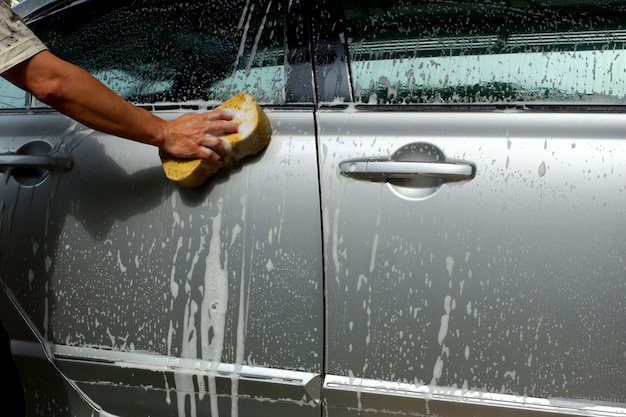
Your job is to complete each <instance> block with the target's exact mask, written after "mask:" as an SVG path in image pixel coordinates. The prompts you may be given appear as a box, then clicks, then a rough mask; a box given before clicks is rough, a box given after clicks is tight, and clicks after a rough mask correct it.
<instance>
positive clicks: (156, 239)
mask: <svg viewBox="0 0 626 417" xmlns="http://www.w3.org/2000/svg"><path fill="white" fill-rule="evenodd" d="M267 113H268V115H269V118H270V123H271V124H272V126H273V127H274V131H273V137H272V140H271V144H270V146H269V147H268V148H267V149H266V150H265V152H264V154H263V155H258V156H256V157H255V158H251V159H249V160H247V161H245V162H243V163H242V164H241V165H240V166H238V167H236V168H233V169H231V170H228V171H226V170H224V171H223V172H220V173H218V174H216V175H215V176H214V177H213V178H211V180H210V181H209V182H208V184H206V185H205V186H204V187H203V188H200V189H195V190H186V189H181V188H180V187H178V186H176V185H175V184H173V183H171V182H169V181H168V180H167V179H166V178H165V176H164V174H163V170H162V167H161V166H160V160H159V157H158V152H156V150H155V149H152V148H150V147H147V146H145V145H141V144H136V143H131V142H128V141H122V140H120V139H117V138H112V137H109V136H106V135H102V134H99V133H96V132H93V131H91V130H89V129H85V128H84V127H82V126H80V125H78V124H76V123H74V122H72V121H70V120H69V119H67V118H65V117H63V116H59V115H56V114H42V115H40V116H36V115H30V116H29V117H30V120H32V123H31V124H30V126H31V128H32V129H31V130H30V131H29V132H26V131H25V130H24V129H23V126H22V123H21V122H20V120H19V119H20V118H19V117H17V118H16V117H15V116H5V117H3V120H2V123H3V126H4V127H5V129H4V130H3V132H4V134H5V135H6V136H5V140H4V141H3V143H5V144H7V143H10V144H11V145H10V149H13V148H14V149H17V148H19V147H20V145H22V142H31V141H42V140H43V141H48V142H50V143H51V145H52V146H53V147H54V148H55V149H57V150H59V152H64V153H70V154H71V155H72V157H73V162H74V165H73V167H72V169H71V170H69V171H66V172H59V173H57V172H53V173H51V174H47V176H46V178H45V179H44V180H43V182H41V183H40V184H38V185H31V186H24V185H20V184H19V182H18V181H19V180H20V179H19V178H16V176H15V173H13V176H9V178H8V179H7V180H6V181H3V182H2V195H3V210H2V228H3V232H4V233H3V239H2V253H3V259H2V280H3V282H4V283H5V284H6V285H7V286H8V287H9V288H10V289H11V291H12V292H13V294H14V296H15V299H16V301H17V302H18V303H19V305H20V306H21V307H22V308H23V309H24V311H25V312H26V314H27V316H28V317H29V318H30V319H31V320H32V322H33V323H34V325H35V327H36V330H37V331H38V332H39V334H40V335H41V337H42V339H43V340H44V341H46V342H47V343H50V344H51V346H50V348H49V349H50V350H51V352H53V355H52V358H51V359H54V360H55V362H57V366H58V368H59V369H61V370H62V371H63V372H64V374H65V375H66V376H67V377H68V378H69V379H73V378H75V376H74V373H73V372H70V371H71V370H72V369H73V368H75V367H77V366H78V365H77V364H80V366H79V368H80V369H82V370H83V371H82V373H84V374H89V373H92V374H93V375H94V377H95V376H96V375H106V372H104V371H101V370H98V369H100V368H102V367H104V365H103V363H102V361H100V360H86V359H85V358H84V355H85V354H84V353H83V350H82V349H78V350H76V351H74V350H71V349H69V347H72V346H74V347H81V348H91V349H93V348H98V349H104V350H105V352H106V351H109V350H112V351H121V352H129V354H130V353H132V352H146V353H147V354H150V355H152V356H154V355H159V356H158V357H164V358H170V359H167V360H169V361H176V359H175V358H189V359H190V361H188V362H186V365H185V366H181V368H182V369H188V370H187V371H185V372H187V374H188V375H189V376H188V378H187V379H185V378H184V377H182V376H181V375H185V372H182V371H181V372H180V373H176V375H177V376H176V378H173V379H172V380H171V381H169V382H168V381H165V382H168V383H169V384H170V385H169V386H170V387H171V389H172V390H174V389H177V388H178V385H182V386H183V387H189V386H191V387H193V386H194V383H193V382H192V381H193V380H194V376H193V375H194V373H193V372H194V370H196V371H198V369H197V366H199V365H198V364H199V363H202V361H204V363H205V364H204V365H202V366H203V367H204V368H206V367H208V368H209V369H212V371H213V372H214V373H219V375H220V378H221V379H224V380H225V381H227V382H228V385H229V390H233V391H232V393H233V394H232V396H233V398H239V397H238V396H237V395H236V393H237V386H236V384H235V382H236V381H238V380H239V379H238V378H239V377H241V378H242V380H243V379H245V378H243V374H242V371H241V366H243V365H248V366H252V367H256V368H259V371H257V373H258V372H261V374H264V371H262V369H268V370H269V369H270V368H273V369H283V370H285V372H287V373H290V372H292V371H291V370H299V371H301V372H303V373H306V375H309V374H310V375H311V376H310V377H308V378H309V379H313V384H317V385H320V384H321V382H320V381H319V380H316V379H315V378H314V377H313V376H314V375H319V374H320V373H321V358H322V354H323V352H322V349H323V345H322V330H323V323H322V320H323V313H322V311H323V310H322V308H323V302H322V291H321V288H322V275H321V271H322V267H321V265H322V264H321V262H322V260H321V253H320V248H321V227H320V224H319V223H320V217H319V204H318V201H319V200H318V197H317V196H318V192H317V166H316V160H315V149H314V141H312V140H311V138H312V137H313V131H312V125H313V124H312V121H313V119H312V116H311V112H310V111H293V112H280V111H277V112H273V111H270V110H268V111H267ZM160 115H161V116H162V117H164V118H170V117H176V116H177V115H179V113H175V112H167V113H161V114H160ZM12 121H13V122H14V123H12ZM13 126H14V129H17V130H18V132H15V131H14V130H13ZM7 138H13V139H7ZM137 190H142V191H141V192H137ZM296 229H300V231H297V230H296ZM305 234H306V235H307V236H308V239H300V238H299V237H300V236H302V235H305ZM122 242H123V243H122ZM120 244H121V246H119V245H120ZM17 254H19V256H17ZM296 278H297V279H296ZM301 286H302V287H301ZM205 289H206V290H205ZM116 305H117V306H119V307H120V308H119V309H118V308H116V307H115V306H116ZM112 309H113V310H115V312H113V310H112ZM285 320H286V321H285ZM63 346H67V347H68V348H66V350H63ZM59 351H63V352H64V355H63V357H62V358H61V357H59V356H58V355H57V354H56V353H57V352H59ZM74 352H75V353H76V355H74ZM87 356H88V357H90V358H91V357H97V356H98V355H95V354H89V355H87ZM131 356H132V355H131ZM289 358H291V359H289ZM160 361H162V360H160ZM121 362H123V361H121ZM121 362H120V363H121ZM157 362H159V360H157ZM116 363H118V362H116ZM206 363H210V364H211V365H206ZM220 363H224V364H227V363H232V364H238V365H237V366H234V367H233V368H230V369H229V370H228V371H221V368H220V369H218V368H211V367H217V365H218V364H220ZM68 364H75V365H74V366H70V365H68ZM126 366H127V367H128V368H130V369H132V366H130V365H126ZM137 372H138V371H137ZM172 372H173V371H172ZM198 372H199V371H198ZM268 372H269V371H268ZM275 372H276V371H275ZM133 373H134V372H133ZM247 373H248V374H250V375H253V374H254V372H252V373H251V371H248V372H247ZM173 374H174V372H173ZM222 375H225V376H222ZM135 378H136V381H135V382H133V383H132V384H131V383H129V384H128V385H123V384H122V385H118V388H119V387H127V388H129V389H130V387H131V386H137V387H145V386H151V385H152V383H148V382H147V381H148V380H147V381H144V380H143V379H142V378H141V377H139V376H137V377H135ZM291 379H293V377H292V376H289V377H285V380H291ZM107 380H108V379H107V378H103V381H107ZM112 380H113V381H116V380H117V379H116V378H112ZM160 380H161V381H164V379H163V378H161V379H160ZM231 380H232V381H231ZM278 380H279V377H278V376H277V377H276V379H275V381H278ZM185 381H187V382H185ZM316 381H317V382H316ZM82 384H83V386H85V387H86V391H93V388H94V386H97V384H96V385H93V383H90V384H91V385H89V384H87V385H84V384H85V383H82ZM215 384H216V382H215V377H214V378H213V379H212V382H211V384H209V386H206V387H202V385H200V386H199V387H198V385H197V384H196V385H195V386H196V391H197V394H196V395H197V396H198V397H202V396H203V395H204V394H203V392H204V390H205V389H206V390H207V392H206V395H207V396H208V395H209V393H210V392H211V390H216V389H217V388H216V387H217V386H216V385H215ZM106 385H107V384H106V383H105V382H101V386H106ZM244 386H245V385H244V383H243V382H242V383H241V387H240V388H241V389H242V390H243V388H244ZM89 387H91V390H89V389H87V388H89ZM166 388H167V387H166ZM142 389H143V388H142ZM184 389H188V388H184ZM307 389H308V388H307ZM319 389H320V388H319V387H318V388H317V392H319ZM300 391H301V392H300V393H299V395H296V398H297V400H298V404H297V406H296V407H297V408H298V409H300V408H301V407H302V405H301V404H300V402H302V401H303V400H302V399H303V398H304V397H306V395H305V394H306V392H307V391H306V390H305V388H304V384H302V386H301V387H300ZM314 391H315V390H314ZM157 392H159V395H158V396H160V398H161V400H162V405H163V406H164V407H165V406H166V404H167V402H170V401H171V400H170V399H171V394H170V393H169V391H168V390H167V389H163V390H161V391H157ZM262 392H263V390H260V391H259V392H258V393H255V392H254V390H253V392H252V393H250V392H248V394H249V395H250V396H251V397H252V398H254V397H255V396H258V395H261V394H260V393H262ZM278 392H281V391H278ZM242 397H243V395H242ZM309 397H310V401H311V404H312V405H309V408H312V409H313V410H314V409H315V407H316V406H315V398H314V397H311V396H310V395H309ZM96 398H99V397H98V396H96ZM114 398H117V399H120V398H122V399H125V400H124V401H129V402H130V403H132V402H133V399H134V398H135V397H134V396H129V395H128V393H125V394H124V395H115V396H114ZM194 398H195V397H194ZM207 398H208V397H207ZM281 398H282V397H281ZM281 398H274V400H275V401H278V400H280V399H281ZM152 400H153V399H151V401H152ZM242 401H243V400H242ZM130 403H128V404H126V406H129V404H130ZM174 403H175V402H174ZM153 404H155V405H156V404H157V403H154V402H153ZM119 406H120V405H119V404H118V407H119ZM305 408H307V407H306V406H305ZM118 410H119V409H118ZM107 411H108V410H107ZM270 414H271V413H270Z"/></svg>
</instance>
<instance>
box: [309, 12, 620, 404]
mask: <svg viewBox="0 0 626 417" xmlns="http://www.w3.org/2000/svg"><path fill="white" fill-rule="evenodd" d="M342 4H343V6H344V7H345V10H344V14H345V20H344V19H343V18H339V19H337V21H335V22H334V23H335V24H336V25H337V26H340V25H341V24H342V23H344V24H345V26H344V28H345V29H344V30H345V31H344V30H342V29H337V32H336V34H335V35H337V36H336V44H335V46H336V47H335V51H336V52H337V53H336V54H335V55H334V58H335V61H334V62H335V66H334V68H337V69H340V68H344V71H343V75H342V76H339V77H336V78H335V79H337V80H349V83H348V84H349V88H348V89H347V90H342V88H341V87H340V86H341V83H337V84H336V86H338V87H337V88H335V89H334V90H333V91H332V92H331V93H330V94H328V91H327V90H325V89H318V94H320V96H321V99H322V103H321V104H320V106H319V110H318V112H317V121H318V126H319V149H318V153H319V163H320V187H321V197H322V218H323V225H324V254H325V256H324V260H325V277H326V278H325V284H326V303H327V311H326V320H327V327H326V360H325V369H326V372H327V375H326V378H325V382H324V410H325V415H328V416H357V415H358V416H370V415H372V416H374V415H376V416H380V415H389V416H391V415H394V416H396V415H438V416H485V415H490V416H496V415H497V416H509V415H516V416H528V415H533V416H536V415H557V414H558V415H595V416H600V415H602V416H604V415H613V416H622V415H624V413H626V397H625V396H624V392H626V360H625V359H626V358H625V357H624V352H625V351H626V349H625V348H626V304H625V303H624V297H625V294H626V267H625V265H626V263H625V259H624V253H626V243H625V242H624V239H623V237H624V235H625V233H626V224H625V223H624V221H623V219H624V216H625V215H626V198H625V192H626V188H625V186H626V179H625V178H626V158H625V156H626V139H625V138H626V136H625V132H626V129H625V126H626V117H625V116H624V109H625V108H626V107H624V105H625V101H624V96H625V94H626V89H625V85H626V84H625V82H624V81H625V78H624V77H625V75H626V74H625V72H624V68H626V62H625V61H624V57H625V55H624V50H623V47H624V39H623V36H624V35H623V30H622V28H623V26H624V18H625V16H626V9H625V8H624V5H623V3H622V2H614V1H600V2H593V3H590V2H579V1H560V2H548V1H538V2H471V1H448V2H426V1H417V0H416V1H380V0H344V1H343V2H342ZM343 40H345V45H342V43H341V42H342V41H343ZM326 58H327V57H326ZM326 58H324V59H326ZM324 59H321V61H322V62H327V61H328V59H326V61H324ZM346 83H347V81H346ZM331 90H332V89H331ZM337 92H340V93H341V94H342V95H341V96H340V99H339V100H338V99H337V98H336V97H333V95H334V94H336V93H337Z"/></svg>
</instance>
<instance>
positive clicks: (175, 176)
mask: <svg viewBox="0 0 626 417" xmlns="http://www.w3.org/2000/svg"><path fill="white" fill-rule="evenodd" d="M218 108H225V109H231V110H232V111H233V121H235V122H238V123H239V130H238V132H237V133H231V134H228V135H224V136H222V137H221V138H222V139H223V140H225V141H226V142H227V143H228V144H229V145H230V148H231V151H230V154H229V156H228V157H226V158H225V163H224V164H223V165H221V166H215V165H213V164H211V163H210V162H208V161H205V160H203V159H182V158H176V157H174V156H172V155H170V154H168V153H166V152H163V151H159V156H160V158H161V163H162V165H163V170H164V171H165V175H166V176H167V178H169V179H170V180H172V181H173V182H175V183H176V184H178V185H180V186H182V187H185V188H196V187H199V186H201V185H202V184H204V183H205V182H206V180H207V179H208V178H209V177H210V176H211V175H213V174H215V173H216V172H217V171H218V170H219V169H220V168H224V167H228V166H231V165H233V164H234V163H236V162H238V161H240V160H242V159H243V158H245V157H246V156H250V155H254V154H256V153H258V152H260V151H261V150H263V149H265V148H266V147H267V145H268V144H269V143H270V138H271V135H272V128H271V126H270V122H269V120H268V118H267V115H266V114H265V112H264V111H263V109H262V108H261V106H259V104H258V103H257V102H256V101H255V100H254V98H253V97H252V96H251V95H249V94H237V95H236V96H233V97H231V98H230V99H228V100H226V101H225V102H224V103H223V104H222V105H221V106H219V107H218Z"/></svg>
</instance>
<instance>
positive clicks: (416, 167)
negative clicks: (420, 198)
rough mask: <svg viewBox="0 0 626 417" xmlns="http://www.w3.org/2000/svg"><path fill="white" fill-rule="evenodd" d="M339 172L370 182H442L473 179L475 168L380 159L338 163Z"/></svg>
mask: <svg viewBox="0 0 626 417" xmlns="http://www.w3.org/2000/svg"><path fill="white" fill-rule="evenodd" d="M339 170H340V171H341V173H342V174H343V175H346V176H348V177H352V178H357V179H365V180H370V181H386V180H388V179H400V178H417V177H420V176H423V177H434V178H439V179H441V180H442V181H443V182H455V181H465V180H470V179H472V178H474V176H475V175H476V167H475V166H474V165H472V164H469V163H464V162H456V161H445V162H440V161H438V162H428V161H425V162H413V161H393V160H380V159H371V158H366V159H352V160H346V161H342V162H340V163H339Z"/></svg>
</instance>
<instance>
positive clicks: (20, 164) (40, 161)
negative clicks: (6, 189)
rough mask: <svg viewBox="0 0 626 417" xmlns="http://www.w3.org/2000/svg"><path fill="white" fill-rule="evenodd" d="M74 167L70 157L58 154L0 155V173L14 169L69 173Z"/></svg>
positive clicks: (72, 159)
mask: <svg viewBox="0 0 626 417" xmlns="http://www.w3.org/2000/svg"><path fill="white" fill-rule="evenodd" d="M73 166H74V158H72V156H71V155H67V154H63V153H60V152H57V153H53V154H52V155H20V154H0V172H3V173H6V172H10V171H11V170H13V169H15V168H32V169H45V170H47V171H69V170H70V169H72V167H73Z"/></svg>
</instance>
